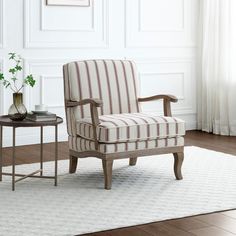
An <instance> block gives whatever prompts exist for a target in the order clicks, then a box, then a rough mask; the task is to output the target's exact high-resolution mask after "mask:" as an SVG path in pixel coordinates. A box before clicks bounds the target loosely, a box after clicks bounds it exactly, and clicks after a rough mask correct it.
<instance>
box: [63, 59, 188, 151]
mask: <svg viewBox="0 0 236 236" xmlns="http://www.w3.org/2000/svg"><path fill="white" fill-rule="evenodd" d="M63 72H64V89H65V91H64V93H65V100H72V101H80V100H82V99H86V98H99V99H101V100H102V102H103V106H102V107H101V108H98V112H99V119H100V125H99V126H98V127H97V139H98V149H97V151H99V152H102V153H115V152H125V151H135V150H144V149H150V148H161V147H173V146H183V145H184V139H183V137H182V136H183V135H184V134H185V127H184V121H182V120H180V119H178V118H174V117H161V116H158V115H156V114H152V115H150V114H149V115H148V114H145V113H141V111H140V107H139V103H138V97H139V93H138V82H137V81H138V79H137V70H136V68H135V64H134V63H133V62H131V61H126V60H122V61H121V60H87V61H78V62H72V63H68V64H66V65H64V66H63ZM66 117H67V128H68V134H69V144H70V149H72V150H75V151H78V152H82V151H91V150H96V149H95V142H94V136H93V128H92V125H91V118H90V107H89V105H85V106H79V107H75V108H69V107H67V108H66Z"/></svg>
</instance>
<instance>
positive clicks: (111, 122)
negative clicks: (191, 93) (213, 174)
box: [77, 113, 185, 143]
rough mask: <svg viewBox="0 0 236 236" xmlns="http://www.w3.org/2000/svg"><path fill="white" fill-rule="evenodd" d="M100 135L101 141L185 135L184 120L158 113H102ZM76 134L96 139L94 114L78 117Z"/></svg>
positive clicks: (98, 135) (109, 141)
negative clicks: (90, 116) (93, 122)
mask: <svg viewBox="0 0 236 236" xmlns="http://www.w3.org/2000/svg"><path fill="white" fill-rule="evenodd" d="M99 120H100V124H99V126H98V127H97V139H98V141H99V142H101V143H117V142H118V143H120V142H135V141H140V140H152V139H164V138H173V137H178V136H183V135H184V134H185V122H184V121H183V120H181V119H179V118H175V117H164V116H160V115H158V114H155V113H149V114H147V113H123V114H113V115H102V116H99ZM77 135H78V136H80V137H82V138H85V139H88V140H94V133H93V125H92V121H91V118H83V119H81V120H79V121H77Z"/></svg>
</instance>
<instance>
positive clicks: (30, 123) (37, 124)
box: [0, 116, 63, 191]
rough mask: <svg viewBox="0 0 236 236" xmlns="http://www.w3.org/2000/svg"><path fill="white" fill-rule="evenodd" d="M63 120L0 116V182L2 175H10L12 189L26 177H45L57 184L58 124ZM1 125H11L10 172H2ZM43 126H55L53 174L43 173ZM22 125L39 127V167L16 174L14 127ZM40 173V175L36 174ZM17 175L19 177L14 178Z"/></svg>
mask: <svg viewBox="0 0 236 236" xmlns="http://www.w3.org/2000/svg"><path fill="white" fill-rule="evenodd" d="M1 118H2V119H3V120H4V119H6V121H5V122H4V121H3V120H1ZM62 122H63V120H62V118H60V117H57V120H56V121H45V122H34V121H28V120H27V121H10V120H9V118H8V116H0V182H1V181H2V176H3V175H8V176H12V191H14V190H15V184H16V183H17V182H19V181H21V180H24V179H26V178H29V177H30V178H46V179H54V185H55V186H57V170H58V166H57V164H58V124H60V123H62ZM3 126H7V127H12V130H13V132H12V139H13V143H12V173H5V172H2V167H3V157H2V148H3V147H2V144H3ZM45 126H54V127H55V174H54V176H46V175H43V128H44V127H45ZM23 127H40V169H38V170H36V171H34V172H32V173H30V174H18V173H15V160H16V154H15V153H16V151H15V149H16V128H23ZM38 173H40V175H36V174H38ZM17 176H19V177H20V178H18V179H16V177H17Z"/></svg>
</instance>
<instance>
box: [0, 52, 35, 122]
mask: <svg viewBox="0 0 236 236" xmlns="http://www.w3.org/2000/svg"><path fill="white" fill-rule="evenodd" d="M9 60H10V61H13V64H14V65H13V67H11V68H9V70H8V72H9V74H10V78H9V79H8V78H6V77H5V76H4V74H3V73H1V72H0V83H1V84H2V85H3V87H5V88H6V89H7V88H9V89H10V90H11V91H12V92H13V104H12V105H11V106H10V108H9V110H8V115H9V118H10V119H11V120H18V121H19V120H24V119H25V117H26V115H27V109H26V107H25V106H24V104H23V94H22V92H21V91H22V89H23V88H24V87H25V86H31V87H34V85H35V83H36V81H35V80H34V78H33V75H32V74H30V75H27V76H26V78H24V79H23V80H19V78H18V76H19V73H20V72H22V69H23V68H22V58H21V56H20V55H17V54H16V53H14V52H12V53H9Z"/></svg>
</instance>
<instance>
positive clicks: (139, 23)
mask: <svg viewBox="0 0 236 236" xmlns="http://www.w3.org/2000/svg"><path fill="white" fill-rule="evenodd" d="M141 1H142V0H138V31H139V32H183V31H184V30H185V18H186V17H185V4H186V3H185V1H186V0H182V11H183V14H182V21H183V22H182V27H181V28H172V29H171V28H169V29H155V30H147V29H143V28H142V24H141V19H142V17H141V5H142V4H141Z"/></svg>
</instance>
